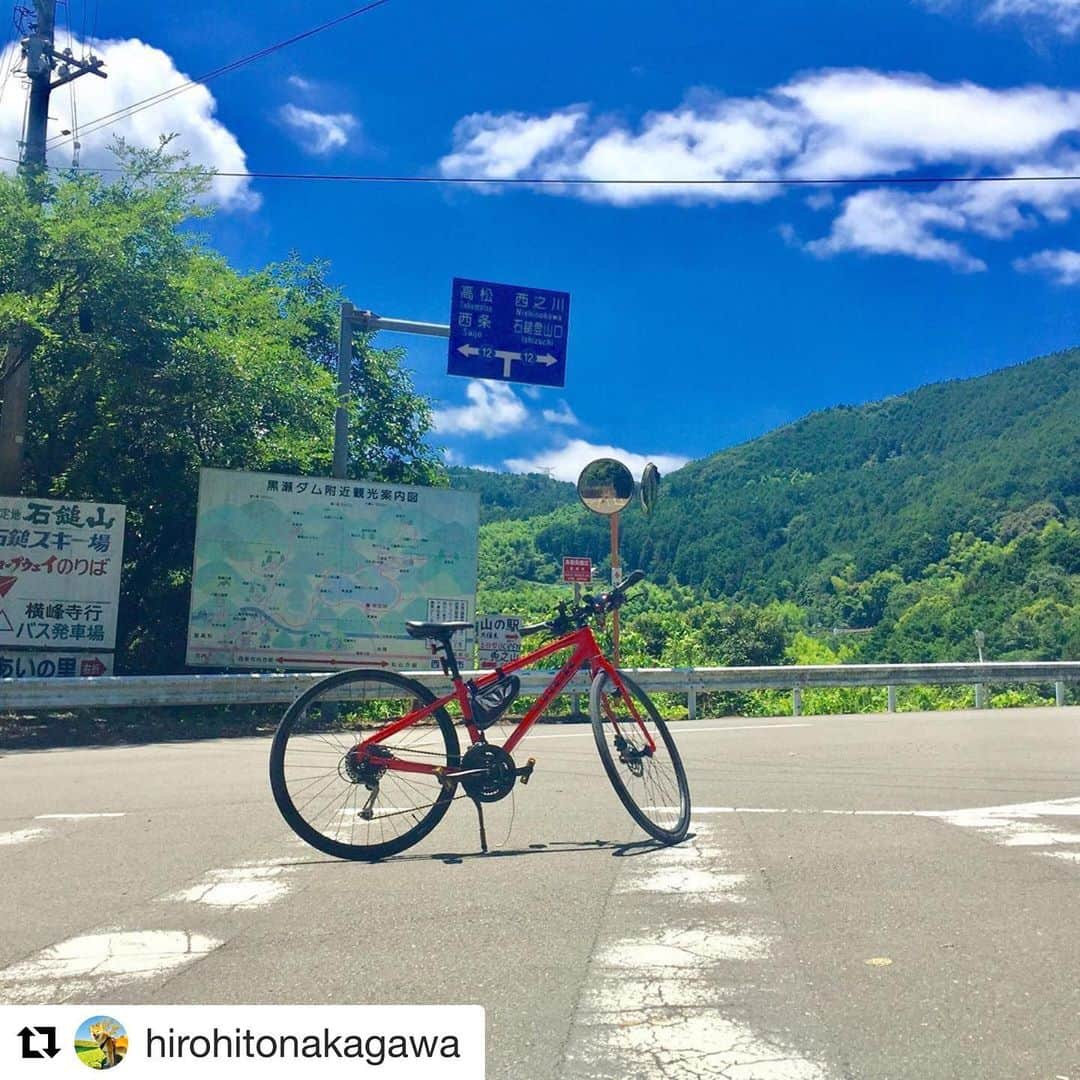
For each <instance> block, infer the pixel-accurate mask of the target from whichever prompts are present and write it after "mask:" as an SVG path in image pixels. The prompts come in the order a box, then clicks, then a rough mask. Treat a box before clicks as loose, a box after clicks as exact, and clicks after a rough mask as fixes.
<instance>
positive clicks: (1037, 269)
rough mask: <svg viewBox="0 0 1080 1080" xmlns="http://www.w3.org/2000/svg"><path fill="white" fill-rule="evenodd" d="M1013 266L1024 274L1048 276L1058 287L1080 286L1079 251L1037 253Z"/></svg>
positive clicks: (1063, 250)
mask: <svg viewBox="0 0 1080 1080" xmlns="http://www.w3.org/2000/svg"><path fill="white" fill-rule="evenodd" d="M1013 266H1014V267H1015V268H1016V269H1017V270H1020V271H1022V272H1024V273H1037V274H1049V275H1050V276H1051V277H1052V278H1053V279H1054V280H1055V281H1056V282H1057V283H1058V284H1059V285H1080V251H1068V250H1065V249H1059V250H1057V251H1039V252H1036V253H1035V254H1034V255H1029V256H1028V257H1027V258H1024V259H1016V260H1015V261H1014V262H1013Z"/></svg>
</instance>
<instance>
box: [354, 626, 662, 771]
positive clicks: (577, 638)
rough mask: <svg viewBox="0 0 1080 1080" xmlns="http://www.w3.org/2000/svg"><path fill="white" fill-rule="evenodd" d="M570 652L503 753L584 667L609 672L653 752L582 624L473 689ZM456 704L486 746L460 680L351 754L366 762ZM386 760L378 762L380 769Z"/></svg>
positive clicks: (651, 747)
mask: <svg viewBox="0 0 1080 1080" xmlns="http://www.w3.org/2000/svg"><path fill="white" fill-rule="evenodd" d="M570 648H572V649H573V650H574V651H573V653H572V654H571V655H570V657H569V658H568V659H567V660H566V662H565V663H564V664H563V666H562V667H561V668H560V669H559V670H558V671H557V672H556V673H555V675H554V677H553V678H552V680H551V682H550V683H548V685H547V687H546V688H545V689H544V691H543V693H541V695H540V696H539V697H538V698H537V700H536V702H535V703H534V704H533V706H532V707H531V708H530V709H528V710H527V711H526V713H525V715H524V716H523V717H522V718H521V720H520V721H519V722H518V724H517V726H516V727H515V728H514V730H513V731H512V732H511V733H510V737H509V738H508V739H507V740H506V742H505V743H503V746H502V749H503V750H505V751H506V752H507V753H508V754H509V753H511V752H512V751H513V749H514V747H516V746H517V744H518V743H519V742H521V740H522V739H523V738H525V736H526V735H527V734H528V732H529V729H530V728H531V727H532V726H533V724H535V723H536V721H537V720H538V719H539V718H540V717H541V716H542V715H543V713H544V710H545V709H546V708H547V707H548V705H549V704H550V703H551V701H552V699H553V698H554V697H556V696H557V695H558V694H559V693H561V692H562V691H563V690H564V689H565V688H566V686H567V684H568V683H569V682H570V680H571V679H572V678H573V677H574V676H575V675H576V674H577V673H578V672H579V671H581V670H582V668H584V667H586V666H588V668H589V673H590V675H592V676H593V677H595V676H596V675H597V673H598V672H600V671H605V672H607V674H608V676H609V677H610V678H611V679H612V681H613V682H614V683H615V686H616V687H617V688H618V690H619V692H620V694H622V695H623V697H624V699H625V701H626V703H627V705H628V706H629V709H630V712H631V715H632V716H633V717H634V719H635V720H636V721H637V725H638V727H639V728H640V729H641V734H642V735H643V736H644V738H645V741H646V743H647V745H648V753H652V752H653V751H655V749H656V743H655V742H654V741H653V738H652V735H651V734H650V732H649V730H648V728H647V727H646V726H645V724H644V723H642V720H641V717H640V716H639V715H638V712H637V707H636V706H635V704H634V701H633V697H632V695H629V694H627V693H626V688H625V687H624V686H623V683H622V680H621V679H620V678H619V673H618V671H617V670H616V668H615V666H614V665H613V664H612V663H611V662H610V661H609V660H608V659H607V657H605V656H604V654H603V653H602V652H601V651H600V646H599V645H598V644H597V643H596V638H595V637H594V636H593V632H592V628H591V627H589V626H583V627H581V628H580V629H578V630H574V631H572V632H571V633H569V634H564V635H563V636H562V637H560V638H556V639H555V640H554V641H551V642H548V644H547V645H543V646H541V647H540V648H539V649H537V650H535V651H534V652H531V653H529V654H527V655H526V656H521V657H519V658H518V659H517V660H513V661H511V662H510V663H509V664H504V665H503V666H501V667H499V668H497V669H496V670H494V671H492V672H490V673H489V674H487V675H482V676H481V677H480V678H478V679H476V680H475V686H476V689H477V690H480V691H482V690H484V689H485V688H486V687H488V686H490V685H491V684H492V683H493V682H496V681H498V680H499V679H501V678H502V677H503V676H504V675H510V674H513V673H514V672H515V671H520V670H521V669H522V668H525V667H529V666H530V665H531V664H535V663H538V662H539V661H541V660H545V659H547V657H549V656H552V655H554V654H555V653H558V652H562V651H564V650H565V649H570ZM452 701H456V702H457V703H458V705H459V706H460V708H461V715H462V717H463V719H464V723H465V728H466V730H467V731H468V733H469V738H470V740H471V741H472V742H473V743H476V742H486V741H487V740H486V739H485V737H484V733H483V732H482V731H481V730H480V729H479V728H478V727H477V726H476V724H475V723H474V721H473V713H472V703H471V701H470V700H469V690H468V687H467V686H466V684H465V680H464V679H462V678H461V677H460V676H459V677H458V678H456V679H454V689H453V691H452V692H451V693H449V694H445V695H444V696H443V697H440V698H437V699H436V700H435V701H433V702H431V704H429V705H424V706H423V707H422V708H419V709H415V710H413V711H412V712H410V713H408V714H407V715H405V716H403V717H401V719H399V720H395V721H394V722H393V723H391V724H389V725H387V726H386V727H384V728H381V729H380V730H379V731H377V732H375V734H374V735H372V736H371V737H370V738H368V739H364V740H363V741H362V742H360V743H358V744H357V745H356V746H355V747H354V748H353V751H352V752H353V753H354V754H355V755H356V756H357V758H358V759H359V760H360V761H364V760H366V759H367V757H368V756H369V754H370V751H371V748H372V747H374V746H377V745H378V744H379V743H381V742H383V741H384V740H386V739H389V738H392V737H393V736H394V735H396V734H397V733H398V732H399V731H402V730H404V729H405V728H407V727H409V726H410V725H412V724H416V723H419V722H420V721H422V720H424V719H425V718H427V717H429V716H431V715H432V714H433V713H435V712H436V711H437V710H439V709H441V708H444V707H445V706H446V705H449V704H450V702H452ZM383 764H384V762H383V761H382V759H380V765H383ZM385 767H386V768H387V769H391V770H394V771H397V772H412V773H426V774H428V775H439V776H442V777H445V778H446V779H447V780H453V779H454V778H455V777H456V776H457V775H459V774H458V772H456V771H455V770H454V769H453V768H446V767H445V766H437V765H426V764H423V763H422V762H417V761H401V760H399V759H397V758H389V759H386V760H385ZM470 771H471V770H465V771H463V773H462V775H467V774H468V772H470Z"/></svg>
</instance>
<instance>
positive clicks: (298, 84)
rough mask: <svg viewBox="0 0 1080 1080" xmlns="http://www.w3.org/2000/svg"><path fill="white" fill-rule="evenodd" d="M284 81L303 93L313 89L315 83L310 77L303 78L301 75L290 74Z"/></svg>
mask: <svg viewBox="0 0 1080 1080" xmlns="http://www.w3.org/2000/svg"><path fill="white" fill-rule="evenodd" d="M286 81H287V82H288V84H289V85H290V86H291V87H293V88H294V89H296V90H301V91H303V92H304V93H310V92H311V91H312V90H314V89H315V84H314V83H313V82H312V81H311V80H310V79H305V78H304V77H303V75H290V76H289V78H288V79H287V80H286Z"/></svg>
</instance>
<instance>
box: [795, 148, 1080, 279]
mask: <svg viewBox="0 0 1080 1080" xmlns="http://www.w3.org/2000/svg"><path fill="white" fill-rule="evenodd" d="M1078 168H1080V154H1070V155H1067V156H1062V157H1061V159H1060V160H1059V162H1058V163H1056V164H1053V165H1050V164H1043V163H1039V162H1033V163H1032V164H1031V165H1029V166H1024V167H1021V168H1020V169H1017V170H1014V172H1016V173H1019V174H1021V175H1025V174H1026V175H1043V176H1051V175H1055V174H1059V175H1061V174H1063V175H1075V173H1076V170H1077V169H1078ZM1009 175H1011V174H1009ZM1077 207H1080V182H1077V181H1069V180H1063V181H1061V182H1060V183H1041V182H1038V181H1030V180H1027V181H1025V180H1004V181H1001V182H994V183H982V184H978V183H974V184H951V185H946V186H942V187H939V188H936V189H934V190H932V191H929V192H925V193H913V192H909V191H896V190H894V189H890V188H874V189H871V190H868V191H860V192H857V193H856V194H855V195H852V196H850V197H849V198H848V199H846V200H845V202H844V204H843V207H842V209H841V212H840V214H839V216H838V217H837V218H836V220H835V221H834V222H833V225H832V230H831V232H830V233H829V235H828V236H826V237H824V238H822V239H820V240H814V241H812V242H811V243H809V244H807V245H806V248H807V250H808V251H810V252H812V253H813V254H815V255H818V256H822V257H825V256H829V255H835V254H838V253H839V252H843V251H864V252H868V253H872V254H879V255H886V254H891V255H906V256H909V257H911V258H915V259H922V260H928V261H935V262H943V263H947V264H949V265H950V266H952V267H954V268H955V269H957V270H964V271H974V270H985V269H986V264H985V263H984V262H983V261H982V260H981V259H978V258H976V257H974V256H973V255H971V254H969V253H968V252H967V251H966V250H965V249H964V248H963V247H962V246H961V245H960V244H958V243H957V242H956V240H955V239H954V237H955V235H956V234H960V233H974V234H976V235H979V236H984V237H987V238H989V239H993V240H1004V239H1008V238H1009V237H1011V236H1014V235H1015V234H1016V233H1018V232H1020V231H1022V230H1031V229H1035V228H1038V226H1039V225H1041V224H1043V223H1044V222H1047V221H1049V222H1057V223H1060V222H1062V221H1065V220H1067V219H1068V217H1069V215H1070V213H1071V212H1072V211H1073V210H1074V209H1075V208H1077ZM943 233H944V234H945V235H942V234H943Z"/></svg>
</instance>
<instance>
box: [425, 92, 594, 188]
mask: <svg viewBox="0 0 1080 1080" xmlns="http://www.w3.org/2000/svg"><path fill="white" fill-rule="evenodd" d="M584 120H585V113H584V111H583V110H581V109H577V108H570V109H567V110H565V111H563V112H557V113H552V114H551V115H550V116H525V115H524V114H523V113H503V114H502V115H496V114H494V113H473V114H472V115H470V116H466V117H465V118H464V119H462V120H459V121H458V122H457V124H456V125H455V127H454V146H455V150H454V152H453V153H452V154H450V155H448V156H447V157H444V158H443V159H442V161H441V162H440V165H441V167H442V171H443V174H444V175H445V176H479V177H488V176H490V177H507V176H516V175H517V174H519V173H523V172H527V171H529V170H532V169H537V168H543V167H544V162H545V159H546V158H547V157H548V156H549V155H552V154H554V155H555V156H556V157H557V155H558V154H559V153H560V152H561V151H563V150H564V149H565V148H566V147H567V146H569V145H571V144H572V142H573V135H574V132H575V130H576V129H577V127H578V126H579V124H581V123H583V122H584ZM554 164H556V165H557V161H556V162H554Z"/></svg>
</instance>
